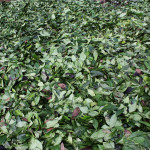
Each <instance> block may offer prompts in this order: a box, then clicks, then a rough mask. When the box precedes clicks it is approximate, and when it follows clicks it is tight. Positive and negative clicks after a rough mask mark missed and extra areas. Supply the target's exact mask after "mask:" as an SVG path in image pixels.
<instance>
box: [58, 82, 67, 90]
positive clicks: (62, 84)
mask: <svg viewBox="0 0 150 150" xmlns="http://www.w3.org/2000/svg"><path fill="white" fill-rule="evenodd" d="M58 85H59V87H61V88H62V89H65V88H66V85H65V84H64V83H58Z"/></svg>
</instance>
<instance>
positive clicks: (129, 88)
mask: <svg viewBox="0 0 150 150" xmlns="http://www.w3.org/2000/svg"><path fill="white" fill-rule="evenodd" d="M133 90H134V89H133V88H132V87H128V88H127V89H126V90H125V91H124V94H130V93H131V92H132V91H133Z"/></svg>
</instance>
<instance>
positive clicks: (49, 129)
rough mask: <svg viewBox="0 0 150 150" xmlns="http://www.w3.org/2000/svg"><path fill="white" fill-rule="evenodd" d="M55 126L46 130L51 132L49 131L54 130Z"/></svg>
mask: <svg viewBox="0 0 150 150" xmlns="http://www.w3.org/2000/svg"><path fill="white" fill-rule="evenodd" d="M53 129H54V128H48V129H46V131H47V132H49V131H51V130H53Z"/></svg>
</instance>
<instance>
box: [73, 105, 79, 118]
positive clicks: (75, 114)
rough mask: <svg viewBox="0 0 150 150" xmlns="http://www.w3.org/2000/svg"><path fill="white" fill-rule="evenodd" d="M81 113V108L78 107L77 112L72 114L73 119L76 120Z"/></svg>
mask: <svg viewBox="0 0 150 150" xmlns="http://www.w3.org/2000/svg"><path fill="white" fill-rule="evenodd" d="M79 113H80V108H79V107H76V108H75V110H74V111H73V113H72V119H75V117H76V116H78V115H79Z"/></svg>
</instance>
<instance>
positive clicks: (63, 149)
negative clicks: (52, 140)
mask: <svg viewBox="0 0 150 150" xmlns="http://www.w3.org/2000/svg"><path fill="white" fill-rule="evenodd" d="M61 150H66V149H65V146H64V143H63V142H62V143H61Z"/></svg>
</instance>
